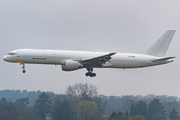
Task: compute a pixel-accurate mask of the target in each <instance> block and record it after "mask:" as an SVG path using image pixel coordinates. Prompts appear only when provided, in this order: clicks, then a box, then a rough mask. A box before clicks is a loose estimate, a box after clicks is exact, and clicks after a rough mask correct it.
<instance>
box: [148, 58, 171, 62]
mask: <svg viewBox="0 0 180 120" xmlns="http://www.w3.org/2000/svg"><path fill="white" fill-rule="evenodd" d="M173 58H175V57H165V58H161V59H156V60H152V61H151V62H160V61H166V60H169V59H173Z"/></svg>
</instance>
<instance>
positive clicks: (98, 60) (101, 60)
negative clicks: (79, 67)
mask: <svg viewBox="0 0 180 120" xmlns="http://www.w3.org/2000/svg"><path fill="white" fill-rule="evenodd" d="M114 54H116V53H109V54H107V55H102V56H98V57H93V58H87V59H82V60H80V63H82V64H94V65H102V64H104V63H105V62H107V61H109V60H110V59H111V56H112V55H114Z"/></svg>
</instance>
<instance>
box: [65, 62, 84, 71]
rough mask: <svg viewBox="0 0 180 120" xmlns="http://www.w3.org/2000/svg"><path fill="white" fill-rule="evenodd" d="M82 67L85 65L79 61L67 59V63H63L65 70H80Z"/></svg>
mask: <svg viewBox="0 0 180 120" xmlns="http://www.w3.org/2000/svg"><path fill="white" fill-rule="evenodd" d="M80 68H83V65H82V64H80V63H79V62H78V61H72V60H67V61H65V64H64V65H62V70H63V71H73V70H78V69H80Z"/></svg>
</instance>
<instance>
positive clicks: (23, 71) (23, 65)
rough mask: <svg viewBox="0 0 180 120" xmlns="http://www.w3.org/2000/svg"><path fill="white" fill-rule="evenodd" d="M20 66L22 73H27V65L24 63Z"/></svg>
mask: <svg viewBox="0 0 180 120" xmlns="http://www.w3.org/2000/svg"><path fill="white" fill-rule="evenodd" d="M20 65H22V69H23V70H22V73H26V70H25V64H24V63H21V64H20Z"/></svg>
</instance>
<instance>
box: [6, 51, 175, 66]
mask: <svg viewBox="0 0 180 120" xmlns="http://www.w3.org/2000/svg"><path fill="white" fill-rule="evenodd" d="M12 53H13V54H12ZM105 54H109V52H90V51H69V50H46V49H17V50H13V51H11V52H10V54H8V55H6V56H4V57H3V60H5V61H7V62H14V63H23V64H25V63H28V64H54V65H64V64H65V61H67V60H73V61H80V60H83V59H87V58H93V57H96V56H102V55H105ZM111 57H112V58H111V59H110V61H107V62H106V63H105V64H104V65H103V66H102V67H104V68H123V69H124V68H140V67H148V66H154V65H160V64H166V63H169V62H172V61H173V60H172V59H169V60H165V61H159V62H152V61H153V60H156V59H160V58H162V57H156V56H150V55H144V54H132V53H116V54H115V55H113V56H111Z"/></svg>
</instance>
